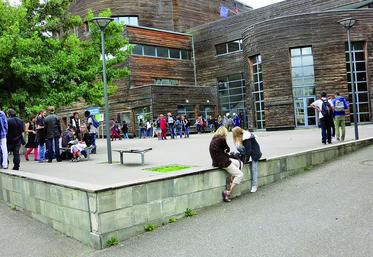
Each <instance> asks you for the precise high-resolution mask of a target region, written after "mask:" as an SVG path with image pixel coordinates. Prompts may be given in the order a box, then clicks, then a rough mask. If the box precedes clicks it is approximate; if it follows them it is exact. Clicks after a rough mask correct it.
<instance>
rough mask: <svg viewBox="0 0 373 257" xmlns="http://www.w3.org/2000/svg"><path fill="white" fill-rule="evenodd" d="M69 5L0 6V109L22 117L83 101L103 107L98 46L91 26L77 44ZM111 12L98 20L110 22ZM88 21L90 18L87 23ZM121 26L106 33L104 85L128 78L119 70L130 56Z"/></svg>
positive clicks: (57, 1) (76, 23)
mask: <svg viewBox="0 0 373 257" xmlns="http://www.w3.org/2000/svg"><path fill="white" fill-rule="evenodd" d="M70 4H71V0H48V1H44V2H40V1H39V0H23V1H22V2H21V4H20V5H18V6H12V5H10V4H9V3H8V2H4V1H1V2H0V107H2V108H9V107H13V108H16V109H17V110H18V111H19V112H20V113H21V115H23V116H24V115H27V114H29V113H31V112H34V113H35V112H37V111H38V110H40V109H42V108H45V107H46V106H49V105H54V106H55V107H60V106H66V105H69V104H71V103H73V102H77V101H82V100H84V101H85V102H87V103H90V104H97V105H102V104H103V83H102V61H101V41H100V35H99V31H98V29H97V28H96V26H95V25H94V24H93V23H91V22H89V28H90V33H89V35H88V36H86V37H83V38H80V37H78V36H77V35H76V33H75V32H76V31H77V30H78V29H80V28H82V26H83V25H84V23H83V21H82V18H81V17H79V16H75V15H73V14H71V13H70V12H69V6H70ZM110 15H111V12H110V10H106V11H104V12H102V13H100V16H103V17H110ZM92 18H93V14H92V12H89V13H88V14H87V17H86V20H87V21H90V20H91V19H92ZM123 31H124V28H123V25H121V24H118V23H114V22H112V23H110V24H109V26H108V27H107V29H106V30H105V39H106V40H105V44H106V51H107V55H108V56H110V58H108V59H109V60H108V61H107V79H108V84H109V89H110V92H111V93H113V92H114V91H115V89H116V86H115V82H116V81H117V80H119V79H121V78H123V77H125V76H126V75H128V74H129V70H128V69H127V67H125V66H124V65H123V63H124V61H125V60H126V58H127V57H128V55H129V54H130V47H129V44H128V40H127V39H126V38H125V37H124V35H123Z"/></svg>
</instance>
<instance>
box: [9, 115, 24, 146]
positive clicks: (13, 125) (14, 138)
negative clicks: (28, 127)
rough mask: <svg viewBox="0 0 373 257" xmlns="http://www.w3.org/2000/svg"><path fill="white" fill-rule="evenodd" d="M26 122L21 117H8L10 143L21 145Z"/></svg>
mask: <svg viewBox="0 0 373 257" xmlns="http://www.w3.org/2000/svg"><path fill="white" fill-rule="evenodd" d="M24 131H25V124H24V123H23V121H22V120H21V119H20V118H17V117H11V118H9V119H8V134H7V135H6V140H7V144H8V145H20V144H21V143H22V140H23V135H22V134H23V132H24Z"/></svg>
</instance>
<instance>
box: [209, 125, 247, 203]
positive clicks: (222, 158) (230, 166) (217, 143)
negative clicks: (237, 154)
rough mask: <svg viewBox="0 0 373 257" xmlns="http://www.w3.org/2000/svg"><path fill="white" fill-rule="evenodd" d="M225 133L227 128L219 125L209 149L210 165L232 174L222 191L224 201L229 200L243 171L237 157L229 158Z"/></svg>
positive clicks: (241, 177) (240, 179)
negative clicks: (230, 180) (229, 181)
mask: <svg viewBox="0 0 373 257" xmlns="http://www.w3.org/2000/svg"><path fill="white" fill-rule="evenodd" d="M227 134H228V130H227V129H226V128H225V127H220V128H219V129H218V130H217V131H216V132H215V134H214V136H213V138H212V140H211V143H210V147H209V151H210V156H211V159H212V166H214V167H217V168H221V169H224V170H225V171H227V172H228V173H229V174H230V175H231V176H233V181H232V183H231V184H230V187H229V189H228V190H224V192H223V200H224V202H230V201H231V199H230V196H231V195H232V193H233V191H234V188H235V187H236V185H238V184H240V183H241V181H242V179H243V173H242V171H241V170H240V167H242V166H243V164H242V163H241V161H239V160H237V159H233V158H230V156H229V154H228V153H229V151H230V148H229V146H228V144H227Z"/></svg>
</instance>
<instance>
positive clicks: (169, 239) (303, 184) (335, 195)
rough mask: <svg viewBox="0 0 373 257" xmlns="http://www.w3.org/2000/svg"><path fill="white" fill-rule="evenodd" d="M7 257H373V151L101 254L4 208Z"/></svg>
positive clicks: (0, 221) (2, 237)
mask: <svg viewBox="0 0 373 257" xmlns="http://www.w3.org/2000/svg"><path fill="white" fill-rule="evenodd" d="M0 227H1V234H0V256H6V257H24V256H35V257H78V256H79V257H83V256H84V257H119V256H123V257H127V256H128V257H145V256H146V257H179V256H180V257H181V256H183V257H191V256H194V257H210V256H211V257H230V256H235V257H241V256H242V257H248V256H250V257H251V256H252V257H256V256H258V257H259V256H260V257H267V256H268V257H282V256H284V257H293V256H294V257H300V256H301V257H308V256H309V257H311V256H312V257H372V256H373V146H371V147H368V148H365V149H363V150H361V151H358V152H356V153H353V154H351V155H347V156H344V157H342V158H339V159H337V160H336V161H335V162H333V163H329V164H326V165H323V166H321V167H318V168H316V169H314V170H311V171H309V172H307V173H303V174H300V175H297V176H294V177H290V178H288V179H286V180H283V181H279V182H278V183H275V184H272V185H269V186H266V187H263V188H259V190H258V192H257V193H255V194H246V195H244V196H241V197H240V198H237V199H234V201H232V202H231V203H227V204H220V205H217V206H214V207H211V208H208V209H204V210H201V211H200V212H199V215H197V216H195V217H192V218H185V219H182V220H179V221H178V222H176V223H173V224H168V225H166V226H163V227H161V228H158V229H157V230H156V231H154V232H150V233H144V234H142V235H139V236H136V237H134V238H132V239H130V240H127V241H124V242H122V243H121V244H120V245H119V246H117V247H113V248H108V249H105V250H101V251H94V250H92V249H90V248H88V247H86V246H83V245H82V244H80V243H79V242H77V241H75V240H73V239H69V238H67V237H65V236H64V235H62V234H60V233H58V232H56V231H54V230H53V229H51V228H49V227H48V226H47V225H44V224H41V223H39V222H37V221H34V220H32V219H30V218H28V217H26V216H24V215H23V214H22V213H20V212H15V211H12V210H10V209H9V208H8V207H6V206H5V205H4V204H1V205H0Z"/></svg>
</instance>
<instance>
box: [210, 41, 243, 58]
mask: <svg viewBox="0 0 373 257" xmlns="http://www.w3.org/2000/svg"><path fill="white" fill-rule="evenodd" d="M215 49H216V55H223V54H228V53H234V52H237V51H241V50H242V40H241V39H240V40H235V41H231V42H227V43H223V44H218V45H215Z"/></svg>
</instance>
